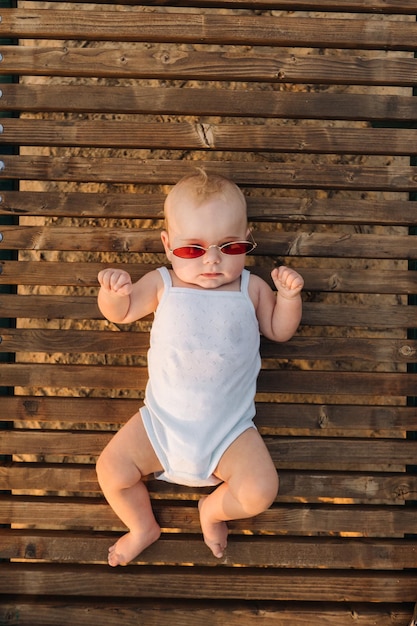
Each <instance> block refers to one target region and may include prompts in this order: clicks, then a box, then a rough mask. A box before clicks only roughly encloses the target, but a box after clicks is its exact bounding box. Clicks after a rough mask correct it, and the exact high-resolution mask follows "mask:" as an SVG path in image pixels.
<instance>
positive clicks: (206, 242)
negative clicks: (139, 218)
mask: <svg viewBox="0 0 417 626" xmlns="http://www.w3.org/2000/svg"><path fill="white" fill-rule="evenodd" d="M170 209H172V210H169V218H168V231H164V232H163V233H162V241H163V243H164V247H165V252H166V254H167V257H168V259H169V261H170V262H171V263H172V268H173V270H174V273H175V274H176V276H177V278H178V279H179V281H181V282H183V283H186V284H188V285H193V286H196V287H200V288H203V289H217V288H222V287H225V286H226V285H230V287H231V288H234V287H236V288H237V287H238V285H237V281H238V280H239V277H240V274H241V273H242V270H243V268H244V265H245V258H246V257H245V255H244V254H239V255H228V254H224V253H223V252H221V251H220V250H219V249H218V248H217V247H212V248H210V249H209V250H207V252H206V253H205V254H204V255H203V256H200V257H198V258H196V259H182V258H179V257H178V256H176V255H175V254H173V253H172V250H174V249H175V248H179V247H181V246H187V245H191V244H197V245H199V246H203V247H204V248H209V246H221V245H222V244H224V243H229V242H231V241H242V240H245V239H247V236H248V229H247V222H246V210H245V207H244V206H243V204H242V201H241V200H240V199H239V198H238V197H231V198H230V197H229V198H227V199H226V198H225V197H224V196H223V195H217V194H216V195H213V196H210V197H209V198H208V199H207V200H205V201H204V202H203V203H202V204H201V205H199V206H198V207H196V206H195V200H194V198H193V197H192V196H188V195H187V194H185V195H184V197H183V198H182V200H181V205H178V206H173V207H170ZM234 283H236V285H234Z"/></svg>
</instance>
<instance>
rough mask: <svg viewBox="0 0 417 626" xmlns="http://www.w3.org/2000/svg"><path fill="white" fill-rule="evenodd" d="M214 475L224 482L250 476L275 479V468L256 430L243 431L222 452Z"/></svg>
mask: <svg viewBox="0 0 417 626" xmlns="http://www.w3.org/2000/svg"><path fill="white" fill-rule="evenodd" d="M214 473H215V475H216V476H218V478H220V479H221V480H223V481H225V482H230V480H231V479H237V480H239V479H241V480H245V477H248V476H250V477H251V478H256V475H259V476H260V477H261V476H262V477H266V476H268V475H270V476H271V477H274V478H275V477H276V468H275V465H274V463H273V461H272V459H271V455H270V454H269V452H268V448H267V447H266V445H265V443H264V441H263V439H262V437H261V435H260V434H259V432H258V431H257V430H256V428H248V429H247V430H245V431H244V432H243V433H242V434H241V435H239V437H237V439H235V441H234V442H233V443H232V444H231V445H230V446H229V447H228V448H227V450H226V451H225V452H224V454H223V456H222V458H221V459H220V461H219V464H218V466H217V468H216V470H215V472H214Z"/></svg>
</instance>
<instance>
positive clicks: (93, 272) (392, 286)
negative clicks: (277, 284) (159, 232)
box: [0, 213, 417, 294]
mask: <svg viewBox="0 0 417 626" xmlns="http://www.w3.org/2000/svg"><path fill="white" fill-rule="evenodd" d="M416 215H417V213H416ZM254 234H255V237H256V232H255V233H254ZM109 265H111V267H119V268H121V269H127V268H128V270H129V273H130V274H131V276H132V279H133V280H138V279H139V278H140V277H141V276H143V275H144V274H145V273H147V272H149V271H150V270H152V269H155V268H156V267H158V266H157V265H152V264H143V263H142V264H141V263H130V262H129V264H128V265H126V264H125V263H111V264H110V263H95V262H94V261H90V262H77V261H71V263H60V262H54V261H50V262H49V261H48V262H43V263H39V262H38V261H1V260H0V285H1V284H3V285H49V286H58V285H62V286H77V287H87V286H88V287H91V286H93V287H97V274H98V273H99V271H100V270H102V269H103V267H107V266H109ZM290 265H292V266H293V267H295V269H297V270H298V271H299V272H300V273H301V274H302V276H303V278H304V285H305V289H306V290H307V291H320V292H332V293H363V294H365V293H377V294H390V293H395V294H414V293H416V291H417V275H416V273H415V272H412V271H407V270H375V269H374V268H372V270H354V269H350V268H348V269H341V268H331V267H326V268H320V269H315V268H310V267H304V266H302V265H299V263H298V262H297V264H296V265H295V258H292V259H291V260H290ZM250 271H251V272H252V273H253V274H256V275H258V276H261V277H262V278H263V279H264V280H266V281H267V282H270V281H271V277H270V270H269V268H267V267H261V266H256V265H253V266H251V267H250ZM271 286H272V284H271Z"/></svg>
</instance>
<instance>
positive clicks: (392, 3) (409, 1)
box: [50, 0, 415, 15]
mask: <svg viewBox="0 0 417 626" xmlns="http://www.w3.org/2000/svg"><path fill="white" fill-rule="evenodd" d="M50 1H51V2H60V1H61V0H50ZM70 1H71V2H75V1H77V2H79V1H80V0H70ZM89 1H90V0H81V2H89ZM108 3H110V4H111V3H112V0H99V1H98V2H97V3H96V4H98V5H100V4H108ZM118 4H123V5H130V4H136V0H119V2H118ZM141 4H143V5H150V6H166V5H167V2H166V0H144V1H143V2H142V3H141ZM171 4H172V5H173V6H175V7H179V6H184V7H198V6H201V7H214V8H219V7H226V8H250V9H287V10H289V11H336V12H338V13H340V12H341V11H342V9H343V11H345V12H350V11H354V12H355V13H361V12H364V13H386V14H390V13H396V14H406V15H407V14H410V15H414V14H415V4H414V0H372V1H371V2H364V1H363V0H344V2H343V5H341V4H340V0H318V1H317V2H315V0H297V1H296V2H294V1H289V0H175V2H172V3H171Z"/></svg>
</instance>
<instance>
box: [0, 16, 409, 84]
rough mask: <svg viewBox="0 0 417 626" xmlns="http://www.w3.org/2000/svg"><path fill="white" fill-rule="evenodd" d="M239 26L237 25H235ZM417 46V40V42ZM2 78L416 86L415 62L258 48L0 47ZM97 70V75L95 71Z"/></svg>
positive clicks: (168, 46) (406, 59) (0, 72)
mask: <svg viewBox="0 0 417 626" xmlns="http://www.w3.org/2000/svg"><path fill="white" fill-rule="evenodd" d="M235 26H236V25H235ZM415 41H417V38H416V39H415ZM0 54H1V55H2V57H3V60H2V62H1V64H0V74H19V75H21V76H25V75H44V76H49V75H51V74H53V75H55V76H83V77H91V76H97V77H101V78H104V77H107V78H112V77H113V78H119V79H122V78H156V79H160V80H175V79H179V80H192V79H193V80H215V81H227V82H229V81H244V82H245V83H247V82H249V83H250V82H253V81H262V82H267V83H271V84H274V83H278V84H279V83H281V84H284V83H293V82H294V83H307V84H312V83H313V84H315V83H320V84H333V83H336V84H339V85H347V84H356V85H396V86H400V87H413V86H414V85H415V83H416V82H417V60H416V59H414V58H412V57H411V58H405V57H401V58H393V59H391V58H389V57H388V58H387V57H386V56H385V55H384V56H382V57H376V58H364V57H363V56H355V55H354V54H352V55H350V56H349V58H344V57H343V56H341V57H340V58H338V59H337V61H336V60H333V61H332V63H329V60H328V59H327V57H325V56H323V55H319V54H318V53H317V54H312V55H299V56H297V54H296V53H294V54H293V53H291V54H288V53H284V52H282V51H281V52H279V51H277V50H276V49H274V50H271V51H269V50H267V49H259V48H256V47H255V48H253V49H252V50H248V49H247V48H243V49H237V50H235V49H233V50H230V51H227V52H225V51H220V52H214V51H210V52H206V51H199V50H196V51H192V52H187V51H184V50H181V51H179V50H178V48H177V47H175V46H170V45H169V44H166V45H164V46H163V47H161V48H159V49H154V48H153V47H151V48H150V49H148V50H130V51H129V54H128V55H126V54H124V53H121V52H120V50H111V49H109V50H107V49H101V50H100V54H99V55H97V50H96V49H89V48H67V47H59V46H56V47H49V46H48V47H41V48H37V47H33V48H31V47H29V46H28V47H26V46H25V47H19V46H0ZM92 68H94V70H93V69H92Z"/></svg>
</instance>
